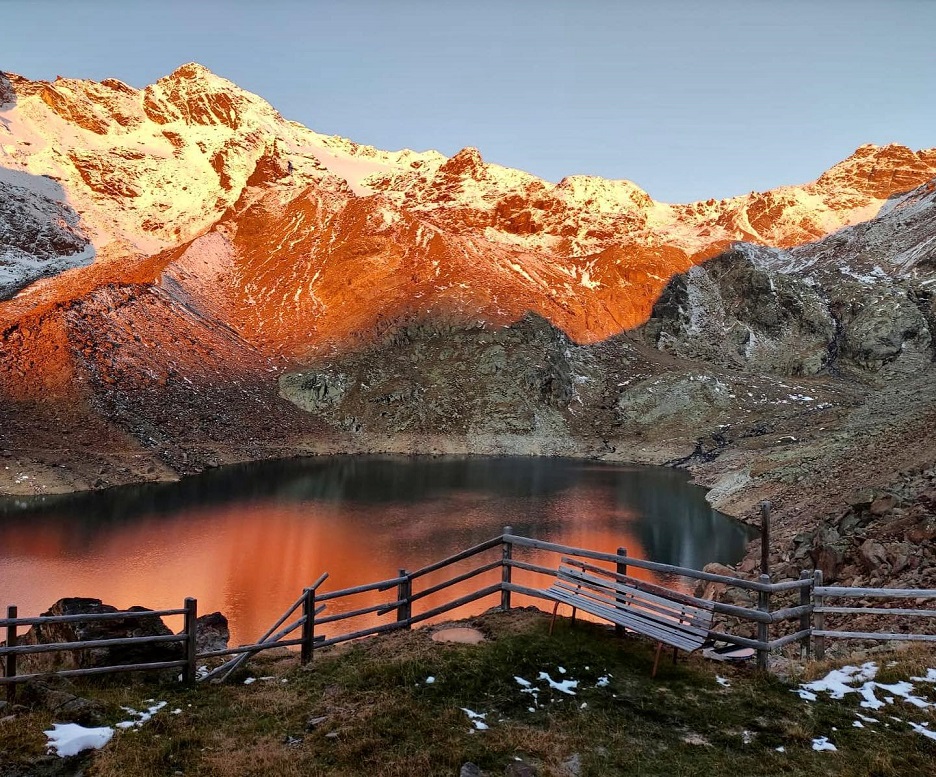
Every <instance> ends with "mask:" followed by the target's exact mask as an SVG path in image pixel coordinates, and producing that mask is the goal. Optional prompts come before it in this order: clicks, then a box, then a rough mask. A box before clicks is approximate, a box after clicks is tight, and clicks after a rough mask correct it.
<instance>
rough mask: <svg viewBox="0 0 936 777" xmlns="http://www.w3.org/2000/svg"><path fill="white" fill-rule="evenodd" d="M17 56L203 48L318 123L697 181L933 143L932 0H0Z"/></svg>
mask: <svg viewBox="0 0 936 777" xmlns="http://www.w3.org/2000/svg"><path fill="white" fill-rule="evenodd" d="M0 19H2V27H0V69H3V70H10V71H13V72H17V73H20V74H22V75H25V76H28V77H31V78H40V79H52V78H54V77H55V76H56V75H63V76H70V77H79V78H93V79H98V80H99V79H102V78H105V77H108V76H113V77H116V78H120V79H121V80H123V81H126V82H127V83H130V84H132V85H133V86H136V87H142V86H145V85H146V84H148V83H151V82H153V81H155V80H156V79H157V78H159V77H161V76H163V75H166V74H168V73H169V72H171V71H172V70H174V69H175V68H176V67H177V66H178V65H180V64H182V63H183V62H188V61H197V62H201V63H202V64H204V65H206V66H207V67H209V68H211V69H212V70H213V71H215V72H216V73H218V74H219V75H222V76H225V77H226V78H229V79H231V80H232V81H234V82H236V83H237V84H239V85H240V86H242V87H243V88H245V89H249V90H250V91H253V92H256V93H258V94H260V95H261V96H262V97H264V98H265V99H267V100H268V101H269V102H271V103H272V104H273V105H274V106H275V107H276V108H277V109H278V110H279V111H280V112H281V113H282V114H283V115H285V116H286V117H287V118H290V119H295V120H296V121H300V122H302V123H303V124H305V125H307V126H309V127H311V128H312V129H314V130H317V131H319V132H325V133H330V134H331V133H334V134H339V135H344V136H346V137H350V138H351V139H353V140H355V141H358V142H361V143H370V144H372V145H375V146H378V147H380V148H386V149H396V148H403V147H409V148H415V149H420V150H422V149H426V148H437V149H439V150H440V151H442V152H443V153H445V154H452V153H454V152H455V151H457V150H458V149H459V148H462V147H463V146H468V145H471V146H476V147H478V148H479V149H480V150H481V153H482V155H483V156H484V158H485V159H487V160H488V161H493V162H497V163H499V164H503V165H508V166H510V167H518V168H521V169H524V170H528V171H530V172H532V173H535V174H536V175H539V176H542V177H543V178H546V179H548V180H552V181H558V180H559V179H560V178H562V177H563V176H565V175H571V174H574V173H588V174H593V175H601V176H604V177H608V178H628V179H630V180H632V181H635V182H636V183H638V184H639V185H640V186H642V187H644V188H645V189H647V190H648V191H649V192H650V194H651V195H652V196H653V197H655V198H656V199H661V200H665V201H670V202H684V201H689V200H694V199H703V198H707V197H712V196H714V197H722V196H728V195H732V194H742V193H745V192H748V191H751V190H762V189H767V188H771V187H774V186H777V185H780V184H788V183H800V182H805V181H808V180H811V179H813V178H815V177H816V176H817V175H818V174H819V173H820V172H822V170H824V169H825V168H827V167H829V166H830V165H832V164H833V163H835V162H836V161H838V160H840V159H842V158H843V157H845V156H847V155H848V154H850V153H851V152H852V151H853V150H854V149H855V148H856V147H857V146H859V145H861V144H863V143H878V144H885V143H890V142H898V143H903V144H905V145H909V146H911V147H913V148H930V147H933V146H936V2H931V1H930V0H874V1H872V0H847V1H846V0H810V1H809V2H806V1H805V0H804V1H802V2H801V1H800V0H784V1H783V2H777V1H776V0H775V1H773V2H768V1H766V0H708V1H706V0H653V2H651V1H650V0H647V2H641V3H637V2H624V1H623V0H621V1H619V2H613V1H612V0H607V2H598V1H596V0H580V2H552V1H551V0H539V1H537V2H534V1H533V0H471V2H446V1H445V0H372V1H370V2H368V1H366V0H344V2H340V1H336V2H315V1H314V0H301V1H300V0H296V1H294V2H287V1H286V0H266V2H263V3H253V2H219V1H217V0H186V2H177V1H176V0H161V1H160V2H149V1H147V0H138V1H135V2H126V1H125V0H81V1H80V2H76V1H75V0H61V1H60V2H52V1H51V0H28V1H26V0H0Z"/></svg>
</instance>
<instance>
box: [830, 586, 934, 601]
mask: <svg viewBox="0 0 936 777" xmlns="http://www.w3.org/2000/svg"><path fill="white" fill-rule="evenodd" d="M814 593H815V594H816V596H825V597H830V596H847V597H852V598H855V599H936V588H846V587H843V586H833V585H822V586H816V589H815V592H814Z"/></svg>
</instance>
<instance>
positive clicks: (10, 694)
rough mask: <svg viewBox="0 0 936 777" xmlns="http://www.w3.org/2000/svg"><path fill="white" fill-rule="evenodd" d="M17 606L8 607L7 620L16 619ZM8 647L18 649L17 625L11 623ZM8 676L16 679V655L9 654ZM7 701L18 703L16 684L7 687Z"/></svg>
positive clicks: (7, 631)
mask: <svg viewBox="0 0 936 777" xmlns="http://www.w3.org/2000/svg"><path fill="white" fill-rule="evenodd" d="M16 612H17V610H16V606H15V605H12V604H11V605H10V606H9V607H7V618H15V617H16ZM6 643H7V647H16V624H15V623H11V624H9V625H8V626H7V628H6ZM6 676H7V677H16V653H8V654H7V657H6ZM7 701H8V702H10V704H12V703H13V702H14V701H16V683H10V684H9V685H8V686H7Z"/></svg>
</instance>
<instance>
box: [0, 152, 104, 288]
mask: <svg viewBox="0 0 936 777" xmlns="http://www.w3.org/2000/svg"><path fill="white" fill-rule="evenodd" d="M65 199H66V198H65V193H64V191H62V189H61V187H60V186H58V185H57V184H56V183H55V182H54V181H51V180H49V179H44V178H38V177H37V176H30V175H28V174H26V173H14V172H13V171H9V170H2V169H0V301H2V300H5V299H9V298H10V297H12V296H13V295H14V294H15V293H16V292H17V291H19V290H20V289H22V288H24V287H25V286H28V285H29V284H30V283H32V282H33V281H35V280H37V279H38V278H41V277H44V276H48V275H55V274H57V273H60V272H62V271H63V270H66V269H68V268H70V267H80V266H81V265H85V264H89V263H90V262H91V261H92V260H93V258H94V248H93V247H92V246H91V243H90V241H89V240H88V237H87V236H86V235H85V234H84V232H83V231H82V229H81V227H80V226H79V216H78V214H77V213H75V211H74V210H72V208H71V207H69V206H68V204H67V203H66V202H65Z"/></svg>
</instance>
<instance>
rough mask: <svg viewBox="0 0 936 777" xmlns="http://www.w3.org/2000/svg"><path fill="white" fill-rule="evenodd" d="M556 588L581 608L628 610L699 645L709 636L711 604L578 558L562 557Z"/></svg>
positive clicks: (711, 616) (639, 618)
mask: <svg viewBox="0 0 936 777" xmlns="http://www.w3.org/2000/svg"><path fill="white" fill-rule="evenodd" d="M554 585H555V586H556V587H558V588H560V589H563V590H564V591H566V592H567V593H569V594H573V595H575V596H578V597H582V598H583V599H584V600H585V604H584V606H583V607H582V609H588V606H587V605H592V607H593V609H594V608H597V609H601V608H607V609H608V610H609V611H627V613H628V615H629V616H632V617H634V618H636V619H638V620H641V621H647V622H648V624H651V625H652V627H653V628H654V629H662V630H664V631H671V632H682V633H685V634H686V636H687V637H688V638H689V639H692V640H693V641H698V643H699V644H701V642H702V641H703V640H704V639H705V638H706V637H707V636H708V632H709V630H710V629H711V626H712V619H713V617H714V604H713V603H712V602H707V601H704V600H699V599H695V598H694V597H689V596H686V595H685V594H681V593H679V592H678V591H671V590H669V589H667V588H664V587H663V586H657V585H653V584H652V583H646V582H644V581H641V580H637V579H635V578H631V577H628V576H627V575H621V574H618V573H616V572H611V571H610V570H607V569H603V568H601V567H598V566H595V565H593V564H588V563H586V562H582V561H578V560H577V559H569V558H563V559H562V563H561V564H560V566H559V570H558V573H557V575H556V583H555V584H554Z"/></svg>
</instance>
